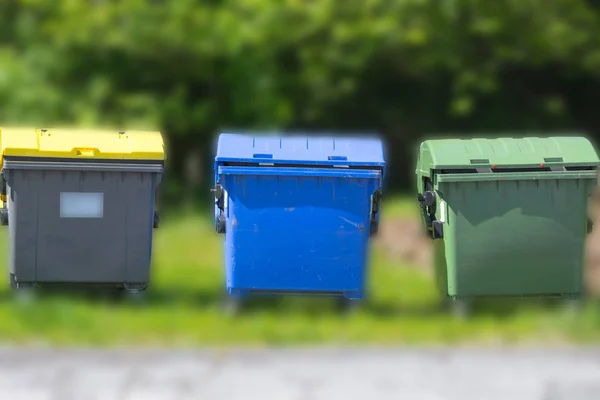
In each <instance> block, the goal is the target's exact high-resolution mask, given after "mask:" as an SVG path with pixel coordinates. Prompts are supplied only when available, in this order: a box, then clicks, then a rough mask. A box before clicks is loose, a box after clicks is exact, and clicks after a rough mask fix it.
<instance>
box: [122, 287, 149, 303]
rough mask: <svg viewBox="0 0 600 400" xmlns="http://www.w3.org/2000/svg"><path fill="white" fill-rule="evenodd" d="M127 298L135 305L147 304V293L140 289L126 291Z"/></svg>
mask: <svg viewBox="0 0 600 400" xmlns="http://www.w3.org/2000/svg"><path fill="white" fill-rule="evenodd" d="M125 296H126V297H127V299H128V300H130V301H132V302H134V303H135V304H145V303H146V292H144V291H143V290H140V289H126V290H125Z"/></svg>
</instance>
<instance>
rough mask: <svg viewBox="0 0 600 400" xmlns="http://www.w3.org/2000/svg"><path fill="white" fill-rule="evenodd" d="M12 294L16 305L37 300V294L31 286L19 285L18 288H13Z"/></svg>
mask: <svg viewBox="0 0 600 400" xmlns="http://www.w3.org/2000/svg"><path fill="white" fill-rule="evenodd" d="M14 292H15V298H16V300H17V303H20V304H30V303H33V302H34V301H35V300H36V298H37V293H36V292H35V287H34V286H33V285H20V287H18V288H15V290H14Z"/></svg>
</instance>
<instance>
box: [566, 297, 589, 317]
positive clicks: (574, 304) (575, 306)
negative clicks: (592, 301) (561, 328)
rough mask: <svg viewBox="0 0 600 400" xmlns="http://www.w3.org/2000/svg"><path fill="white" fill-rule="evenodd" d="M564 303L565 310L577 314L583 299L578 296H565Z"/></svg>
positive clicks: (582, 305) (582, 304)
mask: <svg viewBox="0 0 600 400" xmlns="http://www.w3.org/2000/svg"><path fill="white" fill-rule="evenodd" d="M564 303H565V304H564V306H565V308H566V311H567V312H568V313H569V314H579V313H580V312H581V311H582V309H583V307H584V301H583V299H579V298H566V299H564Z"/></svg>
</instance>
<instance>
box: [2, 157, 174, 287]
mask: <svg viewBox="0 0 600 400" xmlns="http://www.w3.org/2000/svg"><path fill="white" fill-rule="evenodd" d="M162 171H163V165H162V162H160V163H159V162H152V163H139V162H137V163H126V162H125V163H124V162H118V163H115V162H104V163H98V162H93V163H86V162H68V161H60V162H53V161H45V162H38V161H34V162H32V161H11V160H8V159H5V162H4V168H3V174H4V179H5V181H6V194H7V202H8V204H7V208H8V221H9V232H10V234H9V236H10V275H11V283H12V285H13V287H17V288H19V287H26V286H31V285H37V284H44V283H67V284H70V283H78V284H81V283H87V284H94V285H109V286H116V287H125V288H128V289H136V290H143V289H145V288H146V286H147V284H148V282H149V280H150V261H151V254H152V231H153V226H154V221H155V211H154V207H155V197H156V193H157V188H158V185H159V183H160V181H161V178H162Z"/></svg>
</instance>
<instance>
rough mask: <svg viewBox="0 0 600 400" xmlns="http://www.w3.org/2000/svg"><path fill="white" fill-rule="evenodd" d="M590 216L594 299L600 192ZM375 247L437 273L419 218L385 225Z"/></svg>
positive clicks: (589, 280) (599, 271)
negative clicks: (592, 222) (592, 228)
mask: <svg viewBox="0 0 600 400" xmlns="http://www.w3.org/2000/svg"><path fill="white" fill-rule="evenodd" d="M589 215H590V219H592V221H594V230H593V231H592V232H591V233H590V234H589V235H588V237H587V239H586V248H585V263H586V265H585V272H584V279H585V289H586V291H587V293H588V294H589V295H590V296H592V297H595V298H600V189H599V190H597V191H596V192H595V193H594V195H592V198H591V201H590V207H589ZM373 244H374V246H375V247H376V248H378V249H379V250H380V251H382V252H383V253H384V254H385V256H386V257H388V258H389V259H391V260H393V261H397V262H399V263H402V264H403V265H408V266H409V267H410V268H415V269H417V270H419V271H422V272H424V273H427V274H431V273H433V243H432V240H430V239H429V238H427V237H426V236H425V233H424V231H423V227H422V225H421V221H420V220H419V219H418V218H410V217H405V218H396V219H387V220H383V221H381V224H380V228H379V234H378V235H377V237H376V238H375V240H374V243H373Z"/></svg>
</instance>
